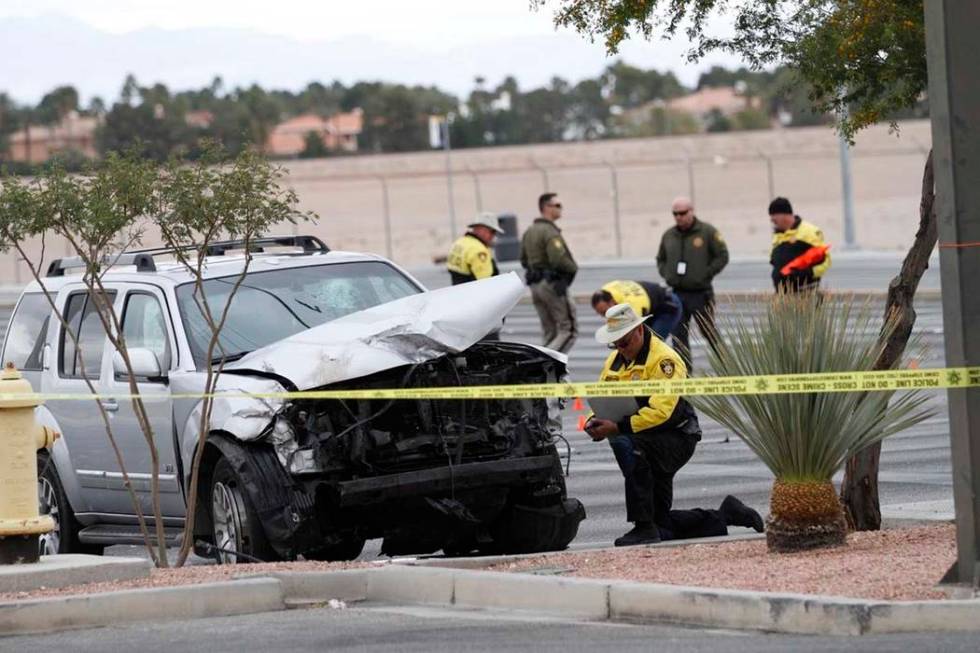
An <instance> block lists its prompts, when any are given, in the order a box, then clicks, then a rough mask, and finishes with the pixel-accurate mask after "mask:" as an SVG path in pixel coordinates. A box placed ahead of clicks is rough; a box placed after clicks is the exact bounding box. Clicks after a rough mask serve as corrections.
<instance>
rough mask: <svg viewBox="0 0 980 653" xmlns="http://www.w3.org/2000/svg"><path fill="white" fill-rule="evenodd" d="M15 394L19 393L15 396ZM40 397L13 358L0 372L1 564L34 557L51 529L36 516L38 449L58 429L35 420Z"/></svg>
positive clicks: (48, 522)
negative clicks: (22, 374)
mask: <svg viewBox="0 0 980 653" xmlns="http://www.w3.org/2000/svg"><path fill="white" fill-rule="evenodd" d="M18 395H23V396H22V397H21V396H18ZM40 404H41V401H40V400H39V399H37V398H36V397H35V395H34V389H33V388H32V387H31V384H30V382H28V381H27V379H24V378H23V377H21V375H20V372H18V371H17V368H16V367H14V364H13V363H7V365H6V366H5V367H4V369H3V372H2V373H0V564H4V565H10V564H19V563H23V562H37V560H38V557H39V555H40V549H39V547H38V538H39V536H40V535H41V534H42V533H47V532H49V531H52V530H54V520H53V519H51V517H50V516H49V515H38V513H37V508H38V499H37V450H38V449H47V448H50V447H51V445H53V444H54V441H55V440H56V439H58V436H59V433H58V432H57V431H52V430H51V429H49V428H47V427H45V426H41V425H40V424H38V423H37V422H36V421H35V419H34V408H35V407H36V406H39V405H40Z"/></svg>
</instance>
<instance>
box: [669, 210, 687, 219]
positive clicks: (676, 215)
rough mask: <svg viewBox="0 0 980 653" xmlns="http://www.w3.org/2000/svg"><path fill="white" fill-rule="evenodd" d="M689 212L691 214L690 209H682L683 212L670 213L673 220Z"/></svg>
mask: <svg viewBox="0 0 980 653" xmlns="http://www.w3.org/2000/svg"><path fill="white" fill-rule="evenodd" d="M690 212H691V209H684V210H683V211H671V213H673V214H674V217H675V218H676V217H678V216H681V215H686V214H688V213H690Z"/></svg>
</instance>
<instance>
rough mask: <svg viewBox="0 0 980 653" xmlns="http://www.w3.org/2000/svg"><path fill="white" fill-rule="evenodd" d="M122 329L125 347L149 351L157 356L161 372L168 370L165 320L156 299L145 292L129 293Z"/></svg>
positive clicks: (168, 343) (167, 341)
mask: <svg viewBox="0 0 980 653" xmlns="http://www.w3.org/2000/svg"><path fill="white" fill-rule="evenodd" d="M122 328H123V335H124V336H125V338H126V347H128V348H133V347H141V348H143V349H149V350H150V351H152V352H153V353H154V354H156V355H157V360H158V361H159V362H160V369H161V370H169V369H170V338H168V337H167V318H166V316H165V315H164V313H163V307H162V306H160V301H159V300H158V299H157V298H156V297H154V296H153V295H151V294H150V293H146V292H131V293H129V296H128V297H126V308H124V309H123V323H122Z"/></svg>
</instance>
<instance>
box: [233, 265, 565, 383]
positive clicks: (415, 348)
mask: <svg viewBox="0 0 980 653" xmlns="http://www.w3.org/2000/svg"><path fill="white" fill-rule="evenodd" d="M523 294H524V284H523V283H522V282H521V280H520V279H519V278H518V276H517V274H515V273H513V272H511V273H509V274H504V275H500V276H496V277H491V278H489V279H483V280H480V281H472V282H470V283H465V284H461V285H458V286H451V287H448V288H440V289H438V290H432V291H429V292H424V293H420V294H417V295H411V296H409V297H404V298H402V299H397V300H395V301H392V302H388V303H386V304H380V305H378V306H375V307H373V308H369V309H367V310H363V311H358V312H357V313H351V314H350V315H347V316H344V317H342V318H338V319H336V320H333V321H331V322H327V323H326V324H322V325H320V326H317V327H313V328H312V329H307V330H306V331H301V332H300V333H297V334H295V335H293V336H290V337H289V338H286V339H284V340H280V341H278V342H276V343H273V344H271V345H267V346H265V347H262V348H261V349H256V350H255V351H254V352H252V353H251V354H249V355H248V356H245V357H243V358H241V359H240V360H238V361H235V362H233V363H229V364H227V365H225V370H226V371H230V370H237V371H243V372H245V371H249V370H251V371H257V372H265V373H269V374H275V375H277V376H279V377H282V378H285V379H288V380H289V381H290V382H291V383H292V384H293V385H294V386H296V388H297V389H298V390H311V389H314V388H319V387H322V386H325V385H329V384H331V383H337V382H339V381H346V380H349V379H356V378H359V377H362V376H367V375H369V374H374V373H376V372H381V371H384V370H387V369H391V368H394V367H400V366H402V365H408V364H415V363H423V362H425V361H427V360H431V359H433V358H437V357H439V356H442V355H444V354H451V353H457V352H460V351H463V350H464V349H466V348H468V347H470V346H472V345H473V344H474V343H476V342H477V341H479V340H480V339H481V338H483V337H484V336H485V335H487V333H489V332H490V331H491V330H493V329H495V328H497V327H498V326H500V323H501V322H502V321H503V319H504V317H505V316H506V315H507V313H509V312H510V310H511V309H512V308H514V306H515V305H516V304H517V302H518V300H520V298H521V296H522V295H523ZM549 353H550V352H549Z"/></svg>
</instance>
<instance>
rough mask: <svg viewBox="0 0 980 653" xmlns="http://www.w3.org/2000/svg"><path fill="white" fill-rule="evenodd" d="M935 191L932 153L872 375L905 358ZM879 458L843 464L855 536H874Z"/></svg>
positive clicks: (874, 448) (874, 450)
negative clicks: (888, 327)
mask: <svg viewBox="0 0 980 653" xmlns="http://www.w3.org/2000/svg"><path fill="white" fill-rule="evenodd" d="M935 197H936V195H935V186H934V183H933V171H932V150H929V156H928V157H927V158H926V165H925V169H924V170H923V172H922V196H921V199H920V201H919V230H918V231H917V232H916V234H915V240H914V241H913V242H912V247H911V248H909V252H908V254H906V255H905V261H904V262H903V263H902V270H901V272H899V274H898V276H897V277H895V278H894V279H892V281H891V283H890V284H889V285H888V301H887V303H886V304H885V319H886V320H888V319H895V320H896V321H897V326H896V328H895V329H894V330H893V331H892V332H891V334H890V335H889V337H888V341H887V342H886V343H885V347H884V349H882V351H881V355H880V356H879V357H878V360H876V361H875V364H874V368H873V369H876V370H886V369H890V368H891V366H892V365H894V364H895V362H896V361H898V360H899V359H900V358H901V357H902V354H903V353H904V352H905V346H906V345H907V344H908V341H909V337H910V336H911V335H912V327H913V326H914V325H915V309H914V308H912V300H913V299H914V298H915V291H916V289H917V288H918V287H919V281H920V280H921V279H922V275H923V273H925V271H926V269H927V268H928V267H929V256H930V255H931V254H932V250H933V249H934V248H935V247H936V239H937V231H936V211H935V207H934V200H935ZM880 457H881V443H880V442H878V443H876V444H873V445H871V446H870V447H868V448H866V449H864V450H863V451H859V452H858V453H857V454H855V455H854V456H853V457H852V458H850V459H849V460H848V461H847V467H846V469H845V471H844V481H843V483H842V484H841V502H843V504H844V512H845V514H846V515H847V522H848V525H849V526H851V527H852V528H854V529H855V530H859V531H876V530H878V529H880V528H881V508H880V505H879V502H878V462H879V459H880Z"/></svg>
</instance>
